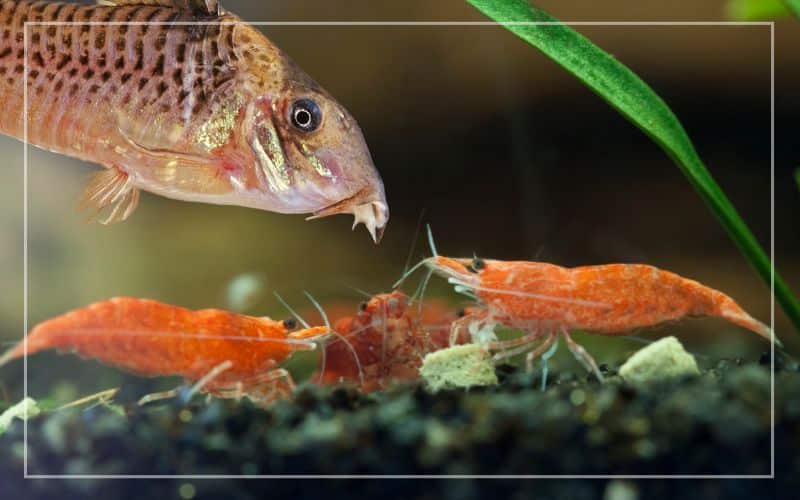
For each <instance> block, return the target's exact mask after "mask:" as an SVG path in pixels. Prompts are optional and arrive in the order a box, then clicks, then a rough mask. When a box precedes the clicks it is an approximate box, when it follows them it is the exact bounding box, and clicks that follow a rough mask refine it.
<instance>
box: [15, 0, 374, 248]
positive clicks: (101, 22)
mask: <svg viewBox="0 0 800 500" xmlns="http://www.w3.org/2000/svg"><path fill="white" fill-rule="evenodd" d="M26 23H28V25H27V28H26V27H25V26H26ZM0 28H2V31H1V32H0V105H1V106H0V133H3V134H7V135H10V136H13V137H16V138H19V139H24V140H27V141H28V142H29V143H30V144H33V145H35V146H38V147H41V148H44V149H48V150H50V151H55V152H58V153H61V154H65V155H69V156H73V157H76V158H80V159H82V160H86V161H89V162H94V163H99V164H100V165H102V166H104V167H106V168H107V170H106V171H104V172H101V173H99V174H97V175H96V176H95V178H94V179H93V181H92V182H91V183H90V185H89V187H88V188H87V191H86V193H85V196H84V200H83V203H82V205H83V206H84V207H85V208H94V209H96V210H98V211H102V215H103V217H104V219H103V222H115V221H119V220H124V219H125V218H127V217H128V216H129V215H130V213H131V212H132V211H133V209H134V208H135V206H136V203H137V202H138V190H140V189H143V190H146V191H149V192H152V193H156V194H159V195H162V196H166V197H169V198H174V199H179V200H185V201H196V202H204V203H214V204H227V205H239V206H246V207H252V208H256V209H262V210H268V211H274V212H281V213H311V214H313V217H322V216H326V215H331V214H335V213H352V214H353V215H354V216H355V218H356V223H359V222H363V223H364V224H365V225H366V226H367V229H368V230H369V231H370V233H371V234H372V235H373V238H374V239H376V240H377V239H378V238H379V237H380V235H381V232H382V230H383V228H384V227H385V225H386V222H387V220H388V216H389V213H388V206H387V204H386V198H385V194H384V190H383V184H382V181H381V179H380V176H379V174H378V173H377V171H376V170H375V167H374V166H373V163H372V159H371V157H370V154H369V150H368V149H367V146H366V143H365V141H364V138H363V135H362V133H361V130H360V128H359V127H358V124H357V123H356V121H355V119H354V118H353V117H352V116H351V115H350V113H348V111H347V110H346V109H345V108H344V107H343V106H341V105H340V104H339V103H338V102H336V100H335V99H334V98H333V97H332V96H330V95H329V94H328V93H327V92H326V91H325V90H323V89H322V88H321V87H320V86H319V85H318V84H317V83H316V82H315V81H314V80H312V79H311V78H310V77H309V76H308V75H307V74H306V73H304V72H303V71H302V70H301V69H300V68H299V67H298V66H297V65H296V64H295V63H294V62H293V61H292V60H291V59H290V58H289V57H288V56H287V55H286V54H285V53H283V52H282V51H281V50H280V49H279V48H278V47H277V46H275V45H274V44H273V43H272V42H271V41H270V40H269V39H267V38H266V37H265V36H264V35H263V34H262V33H261V32H259V31H258V30H256V29H254V28H253V27H252V26H250V25H248V24H246V23H244V22H243V21H242V20H241V19H239V18H238V17H237V16H235V15H233V14H231V13H228V12H225V11H223V10H222V9H221V8H219V6H218V5H217V4H216V2H211V1H200V0H115V1H113V2H104V5H91V4H72V3H60V2H45V1H36V2H32V1H9V0H3V1H0ZM26 29H27V33H26ZM26 60H27V64H26ZM26 98H27V109H26V107H25V106H26V102H25V101H26ZM26 115H27V127H25V116H26Z"/></svg>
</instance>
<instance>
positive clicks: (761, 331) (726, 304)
mask: <svg viewBox="0 0 800 500" xmlns="http://www.w3.org/2000/svg"><path fill="white" fill-rule="evenodd" d="M716 315H717V316H719V317H720V318H723V319H725V320H727V321H730V322H731V323H733V324H735V325H739V326H741V327H742V328H747V329H748V330H750V331H752V332H755V333H756V334H758V335H760V336H761V337H764V338H765V339H767V340H769V341H774V342H775V345H777V346H779V347H783V342H781V341H780V340H779V339H778V337H777V336H776V335H775V332H773V331H772V328H770V327H769V326H767V325H765V324H764V323H762V322H760V321H759V320H757V319H755V318H754V317H752V316H750V315H749V314H747V312H745V310H744V309H742V308H741V307H739V304H737V303H736V302H735V301H734V300H733V299H732V298H730V297H728V296H725V297H724V299H723V300H722V303H721V304H719V305H718V306H717V311H716Z"/></svg>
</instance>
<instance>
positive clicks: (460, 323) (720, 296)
mask: <svg viewBox="0 0 800 500" xmlns="http://www.w3.org/2000/svg"><path fill="white" fill-rule="evenodd" d="M429 241H430V245H431V250H432V252H433V254H434V255H433V256H432V257H429V258H427V259H425V260H423V261H422V262H420V263H419V264H418V265H417V266H416V267H420V266H425V267H427V268H428V269H429V273H431V272H432V273H434V274H437V275H439V276H442V277H444V278H446V279H447V280H448V282H449V283H450V284H452V285H454V287H455V290H456V291H457V292H461V293H464V294H466V295H469V296H471V297H472V298H473V299H475V300H476V301H477V302H478V306H477V307H472V308H470V309H469V312H468V314H466V315H465V316H464V317H462V318H460V319H459V320H457V321H455V322H454V323H453V326H452V330H451V335H452V338H455V337H456V336H457V335H459V333H460V332H461V331H463V330H467V331H468V332H469V334H470V335H471V336H472V339H473V342H476V343H481V344H484V345H485V346H487V347H488V349H489V350H491V351H492V352H495V354H494V357H495V359H496V360H502V359H507V358H509V357H511V356H515V355H517V354H522V353H525V352H527V353H528V354H527V357H526V365H527V367H528V369H529V370H530V368H531V366H532V362H533V360H534V359H535V358H537V357H539V356H544V357H545V359H546V357H547V356H549V355H551V354H552V353H553V352H554V350H555V348H556V346H557V342H558V338H559V337H563V338H564V340H565V341H566V344H567V346H568V347H569V349H570V351H571V352H572V353H573V355H575V357H576V358H577V359H578V360H579V361H580V362H581V363H582V364H583V365H584V366H585V367H586V368H587V369H588V370H589V371H591V372H593V373H594V374H595V375H596V376H597V378H598V379H601V380H602V376H601V374H600V370H599V369H598V367H597V364H596V363H595V361H594V359H593V358H592V357H591V356H590V355H589V353H587V352H586V350H584V349H583V348H582V347H581V346H580V345H578V344H577V343H576V342H575V341H574V340H573V339H572V338H571V337H570V331H572V330H582V331H586V332H588V333H595V334H600V335H611V336H616V335H628V334H629V333H630V332H631V330H635V329H639V328H644V327H651V326H655V325H658V324H660V323H664V322H667V321H674V320H678V319H681V318H684V317H687V316H715V317H719V318H723V319H725V320H727V321H729V322H731V323H733V324H736V325H739V326H741V327H743V328H746V329H748V330H751V331H753V332H755V333H756V334H758V335H760V336H762V337H764V338H765V339H767V340H773V339H774V340H775V341H776V343H778V341H777V339H776V338H775V337H774V334H773V332H772V330H771V329H770V328H769V327H768V326H766V325H765V324H763V323H761V322H760V321H758V320H756V319H754V318H753V317H752V316H750V315H749V314H748V313H747V312H745V311H744V310H743V309H742V308H741V307H740V306H739V305H738V304H737V303H736V302H735V301H734V300H733V299H732V298H730V297H729V296H727V295H726V294H724V293H722V292H720V291H718V290H714V289H712V288H709V287H707V286H705V285H703V284H701V283H698V282H697V281H693V280H691V279H687V278H683V277H681V276H679V275H677V274H675V273H671V272H669V271H664V270H661V269H658V268H656V267H653V266H650V265H645V264H606V265H596V266H583V267H575V268H566V267H561V266H557V265H553V264H547V263H542V262H529V261H501V260H491V259H481V258H478V257H474V258H450V257H442V256H440V255H437V253H436V249H435V246H434V245H433V239H432V238H431V237H430V233H429ZM412 271H413V269H412ZM408 274H410V273H407V275H408ZM496 326H503V327H506V328H508V329H512V330H518V331H521V332H522V335H521V336H519V337H517V338H513V339H510V340H498V339H497V337H496V336H495V334H494V329H495V327H496Z"/></svg>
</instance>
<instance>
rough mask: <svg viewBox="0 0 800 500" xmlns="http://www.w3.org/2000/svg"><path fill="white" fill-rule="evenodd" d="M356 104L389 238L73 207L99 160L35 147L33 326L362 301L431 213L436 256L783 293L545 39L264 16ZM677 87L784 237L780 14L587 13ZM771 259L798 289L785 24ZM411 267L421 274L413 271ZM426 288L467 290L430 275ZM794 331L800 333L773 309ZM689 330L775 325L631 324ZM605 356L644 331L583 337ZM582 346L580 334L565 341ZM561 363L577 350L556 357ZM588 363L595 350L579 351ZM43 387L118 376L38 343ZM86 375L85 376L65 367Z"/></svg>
mask: <svg viewBox="0 0 800 500" xmlns="http://www.w3.org/2000/svg"><path fill="white" fill-rule="evenodd" d="M224 4H225V6H226V7H227V8H229V9H230V10H231V11H233V12H236V13H238V14H239V15H241V16H242V17H243V18H244V19H246V20H249V21H398V20H401V21H482V20H485V18H483V17H482V16H481V15H480V14H479V13H478V12H477V11H475V10H473V9H472V8H471V7H470V6H469V5H467V4H466V3H465V2H463V1H460V0H439V1H436V2H431V1H425V0H406V1H403V2H394V1H382V2H375V1H374V0H351V1H348V2H330V1H328V0H307V1H304V2H296V1H292V0H271V1H269V2H252V1H243V0H239V1H235V0H228V1H226V2H224ZM537 4H538V5H540V6H541V7H543V8H545V9H547V10H549V11H550V12H551V13H552V14H553V15H554V16H556V17H557V18H559V19H562V20H565V21H569V20H572V21H697V20H706V21H721V20H725V19H726V17H725V2H723V1H720V0H714V1H711V0H709V1H706V2H695V1H690V0H681V1H674V2H657V1H654V0H647V1H645V0H641V1H638V2H631V1H619V0H617V1H612V0H607V1H605V2H601V3H600V2H594V1H588V0H586V1H571V2H564V1H556V0H540V1H539V2H537ZM262 29H263V31H264V32H265V33H266V34H267V35H268V36H269V37H270V38H272V39H273V40H274V41H275V42H276V43H277V44H278V45H279V46H280V47H282V48H283V49H284V50H285V51H286V52H287V53H289V54H290V55H291V56H292V57H293V58H294V59H295V60H296V61H297V62H298V63H299V64H300V66H301V67H303V68H304V69H305V70H306V71H307V72H308V73H309V74H310V75H312V76H313V77H314V78H315V79H316V80H317V81H318V82H320V83H321V84H322V85H323V86H324V87H325V88H327V89H328V90H329V91H330V92H331V93H332V94H333V95H334V96H336V98H337V99H338V100H339V101H340V102H342V103H343V104H344V105H345V106H346V107H348V109H349V110H350V111H351V112H352V114H353V115H354V116H355V117H356V118H357V119H358V120H359V123H360V125H361V127H362V129H363V130H364V134H365V136H366V138H367V142H368V144H369V145H370V149H371V152H372V155H373V158H374V160H375V164H376V165H377V167H378V169H379V171H380V172H381V174H382V176H383V180H384V183H385V186H386V193H387V197H388V200H389V204H390V207H391V217H392V218H391V221H390V223H389V226H388V228H387V231H386V234H385V237H384V239H383V242H382V243H381V245H380V246H377V247H376V246H375V245H373V244H372V242H371V241H370V239H369V237H368V235H367V234H366V232H365V231H364V230H363V229H361V228H359V230H357V231H356V232H351V231H350V225H351V224H352V219H351V218H350V217H344V216H337V217H333V218H327V219H322V220H317V221H310V222H305V221H304V220H303V217H302V216H288V215H280V214H273V213H267V212H259V211H255V210H251V209H245V208H236V207H222V206H211V205H201V204H189V203H183V202H178V201H172V200H168V199H165V198H160V197H156V196H153V195H150V194H147V193H144V194H143V197H142V200H141V203H140V206H139V208H138V210H137V211H136V213H135V214H134V215H133V216H132V217H131V219H130V220H128V221H127V222H125V223H123V224H120V225H115V226H111V227H105V226H101V225H98V224H86V223H85V216H84V215H83V214H79V213H76V212H75V211H74V207H75V205H76V201H77V199H78V197H79V196H80V194H81V192H82V190H83V188H84V186H85V183H86V177H87V175H88V174H89V173H90V172H92V171H94V170H95V169H96V168H97V167H95V166H93V165H88V164H84V163H82V162H79V161H76V160H72V159H69V158H65V157H62V156H58V155H55V154H51V153H47V152H44V151H40V150H36V149H30V162H29V183H30V185H29V191H28V192H29V199H30V204H29V208H30V225H29V228H30V239H29V258H30V261H29V263H30V276H29V299H30V302H29V306H30V310H29V324H30V325H34V324H36V323H37V322H40V321H42V320H44V319H47V318H49V317H52V316H54V315H58V314H61V313H63V312H66V311H68V310H70V309H74V308H77V307H81V306H84V305H86V304H89V303H91V302H94V301H98V300H103V299H107V298H110V297H113V296H119V295H128V296H136V297H149V298H153V299H158V300H161V301H165V302H169V303H174V304H178V305H182V306H186V307H190V308H205V307H221V308H236V309H239V310H242V311H243V312H247V313H250V314H255V315H270V316H273V317H277V318H281V317H284V316H286V315H287V313H286V311H285V310H284V309H283V308H282V307H281V306H280V305H279V304H278V303H277V301H276V300H275V298H274V297H273V292H279V293H280V294H281V295H282V296H284V297H285V298H286V299H287V301H288V302H289V303H291V304H292V305H293V306H295V307H297V308H298V309H305V310H307V309H308V308H307V306H306V305H304V304H307V302H306V301H305V299H304V298H303V296H302V292H303V291H304V290H307V291H309V292H310V293H312V294H313V295H314V296H315V297H317V298H318V299H319V300H320V301H321V302H322V303H323V304H326V303H327V304H331V303H334V302H336V303H342V302H344V303H346V304H351V307H352V309H351V311H352V312H355V307H356V304H357V303H358V302H359V301H361V300H363V298H362V297H361V296H360V295H359V292H357V291H356V290H355V289H356V288H357V289H360V290H365V291H367V292H369V293H377V292H381V291H388V290H389V289H390V287H391V284H392V283H393V282H394V281H395V280H396V279H397V278H398V277H399V276H400V274H401V273H402V271H403V269H404V267H405V266H406V264H407V262H408V258H409V255H412V257H411V258H412V259H413V260H414V261H416V260H417V259H419V258H421V257H422V256H424V255H425V253H426V251H427V248H426V244H425V243H424V238H423V237H422V236H421V234H420V236H419V237H417V238H415V237H414V235H415V230H416V229H418V227H419V222H420V221H423V222H424V223H430V224H431V226H432V228H433V232H434V235H435V237H436V242H437V245H438V249H439V251H440V253H442V254H446V255H454V256H469V255H472V254H473V252H475V253H477V254H478V255H480V256H484V257H487V258H488V257H491V258H498V259H530V260H533V259H535V260H540V261H547V262H552V263H556V264H560V265H565V266H577V265H588V264H601V263H609V262H640V263H648V264H652V265H655V266H658V267H661V268H664V269H668V270H671V271H674V272H677V273H679V274H681V275H684V276H686V277H690V278H694V279H697V280H699V281H701V282H703V283H705V284H707V285H709V286H712V287H714V288H718V289H720V290H723V291H725V292H726V293H728V294H729V295H731V296H732V297H734V298H735V299H736V300H737V301H738V302H739V303H740V304H741V305H742V306H743V307H744V308H745V309H746V310H748V311H749V312H750V313H751V314H753V315H754V316H755V317H757V318H759V319H761V320H762V321H765V322H768V321H769V319H770V294H769V290H768V288H767V287H766V286H765V285H764V284H763V283H762V282H761V281H760V279H759V278H758V276H757V275H756V274H755V272H754V271H753V270H752V269H751V268H750V267H749V265H748V264H747V262H746V261H745V260H744V258H743V257H742V256H741V255H740V254H739V252H738V250H737V249H736V248H735V246H734V245H733V243H732V242H731V241H730V240H729V238H728V236H727V235H726V234H725V232H724V231H723V229H722V228H721V227H720V226H719V224H718V223H717V221H716V220H715V218H714V216H713V215H712V214H711V213H710V212H709V210H708V209H707V208H706V207H705V205H704V204H703V202H702V201H701V199H700V198H699V196H698V195H697V194H696V193H695V192H694V190H693V189H692V188H691V187H690V185H689V183H688V181H687V180H686V179H685V178H684V177H683V175H682V174H681V172H680V170H679V169H678V168H677V167H676V166H675V165H674V164H673V163H672V162H671V161H670V160H669V158H668V157H667V156H666V155H665V154H664V153H663V152H662V151H661V150H660V149H659V148H658V147H657V146H656V145H655V144H654V143H653V142H652V141H651V140H650V139H648V138H647V137H646V136H645V135H644V134H642V133H641V132H640V131H639V130H638V129H636V128H635V127H634V126H633V125H631V124H630V123H628V122H627V121H626V120H625V119H623V118H622V117H621V116H620V115H619V114H617V112H615V111H614V110H612V109H611V108H610V107H609V106H608V105H606V104H605V103H604V102H603V101H602V100H601V99H600V98H598V97H597V96H595V95H594V94H592V93H591V92H590V91H589V90H587V89H586V88H585V87H583V86H582V85H581V84H580V83H578V82H577V81H576V80H575V79H574V78H573V77H572V76H570V75H569V74H567V73H566V72H565V71H563V70H562V69H560V68H559V67H557V66H556V65H555V64H554V63H552V62H551V61H550V60H549V59H547V58H546V57H544V56H543V55H541V54H540V53H539V52H537V51H536V50H535V49H533V48H532V47H530V46H528V45H527V44H525V43H524V42H522V41H521V40H519V39H517V38H516V37H514V36H513V35H512V34H510V33H508V32H506V31H505V30H503V29H501V28H498V27H493V26H481V27H476V26H472V27H457V26H456V27H453V26H449V27H441V26H439V27H431V26H427V27H426V26H416V27H414V26H395V27H391V26H380V27H376V26H360V27H352V26H351V27H346V26H328V27H323V26H306V27H303V26H291V27H277V26H269V27H262ZM577 29H578V30H579V31H580V32H581V33H583V34H585V35H586V36H588V37H589V38H590V39H591V40H593V41H594V42H595V43H597V44H598V45H599V46H600V47H602V48H604V49H605V50H607V51H609V52H611V53H612V54H614V55H615V56H616V57H617V58H619V59H620V60H621V61H622V62H624V63H625V64H627V65H628V66H629V67H630V68H631V69H633V70H634V71H635V72H636V73H637V74H638V75H639V76H640V77H642V78H643V79H644V80H645V81H646V82H648V83H649V84H650V85H651V86H652V87H653V88H654V89H655V91H656V92H657V93H658V94H659V95H661V96H662V97H663V98H664V100H665V101H666V102H667V103H668V104H669V105H670V106H671V107H672V109H673V110H674V111H675V113H676V114H677V116H678V117H679V118H680V120H681V121H682V123H683V124H684V126H685V127H686V129H687V131H688V133H689V135H690V137H691V138H692V139H693V141H694V143H695V146H696V147H697V150H698V152H699V153H700V156H701V157H702V158H703V160H704V161H705V162H706V165H707V166H708V167H709V169H710V170H711V172H712V174H713V175H714V177H715V178H716V179H717V181H718V182H719V184H720V185H721V186H722V187H723V189H724V190H725V191H726V193H727V194H728V195H729V197H730V198H731V200H732V202H733V203H734V205H735V206H736V207H737V208H738V210H739V212H740V214H741V215H742V216H743V218H744V220H745V221H746V222H747V223H748V224H749V225H750V227H751V228H752V229H753V231H754V232H755V234H756V236H757V237H758V239H759V240H760V241H761V242H762V244H763V245H764V246H765V247H766V248H769V243H770V236H771V234H770V31H769V28H768V27H765V26H713V27H711V26H593V27H587V26H581V27H578V28H577ZM775 44H776V50H775V118H776V127H777V128H776V145H775V146H776V147H775V162H776V163H775V168H776V177H775V233H774V237H775V255H776V257H775V261H776V265H777V268H778V269H779V271H780V272H781V273H782V274H783V276H784V278H785V279H786V280H787V281H788V283H789V284H790V285H792V286H793V287H794V288H795V290H797V289H798V283H800V279H798V278H800V258H799V257H798V252H797V250H798V248H800V235H798V232H797V226H796V223H795V222H794V220H793V215H795V214H797V213H798V208H800V193H799V192H798V186H797V185H796V184H795V183H794V180H793V178H792V172H793V170H794V169H795V168H797V167H798V166H800V158H798V142H797V138H798V129H797V125H798V124H797V119H796V118H797V116H798V111H800V96H799V95H798V93H797V88H798V84H800V71H798V68H800V52H798V51H797V50H796V49H797V47H798V46H800V29H798V27H797V25H796V23H795V22H793V21H791V20H786V21H781V22H778V23H777V25H776V28H775ZM0 155H2V157H3V158H5V167H4V168H3V169H0V189H2V193H1V195H0V221H1V222H0V224H1V225H0V228H2V235H1V236H0V262H2V266H3V269H4V271H3V279H2V280H0V340H2V341H3V342H5V344H4V345H5V346H9V345H11V343H13V342H16V341H18V340H19V339H20V338H21V334H22V331H23V314H22V289H23V288H22V248H23V233H22V203H23V194H22V193H23V184H22V179H23V164H22V157H23V145H22V144H21V143H20V142H17V141H15V140H12V139H10V138H7V137H0ZM414 284H415V283H413V282H410V283H409V284H408V285H407V287H408V288H407V291H409V292H413V287H414ZM428 295H429V296H432V297H436V296H438V297H442V298H445V299H447V300H450V301H452V303H453V304H454V306H455V305H456V304H458V303H459V301H460V299H459V297H458V296H456V295H455V294H454V293H453V292H452V291H451V290H449V289H448V288H447V287H446V286H444V284H442V283H441V282H438V281H436V280H434V282H433V283H432V285H431V287H430V289H429V292H428ZM775 320H776V323H775V324H776V331H777V333H778V336H779V337H781V338H782V339H783V341H784V342H785V343H786V345H787V347H788V349H789V350H790V351H792V352H798V349H800V342H798V341H797V340H796V339H797V335H796V332H795V331H793V330H792V329H791V327H790V324H789V322H788V320H787V319H786V318H785V316H784V315H783V314H782V313H781V312H780V310H779V309H776V318H775ZM636 333H637V335H639V334H640V335H641V336H643V337H648V338H657V337H660V336H665V335H672V334H674V335H676V336H678V337H679V338H680V339H681V340H682V341H683V342H684V343H685V344H686V345H687V347H688V348H689V350H690V351H692V352H693V353H695V354H697V355H698V356H700V357H701V359H702V357H704V356H708V357H719V356H728V357H739V356H741V357H748V358H757V357H758V356H759V355H760V354H761V353H762V352H764V351H766V350H767V349H768V346H767V344H766V343H765V342H763V341H762V339H759V338H757V337H756V336H755V335H753V334H751V333H749V332H747V331H745V330H743V329H741V328H737V327H734V326H731V325H728V324H727V323H724V322H722V321H718V320H713V319H691V320H686V321H682V322H680V323H676V324H669V325H665V326H662V327H659V328H656V329H650V330H647V331H643V332H636ZM580 341H581V342H583V343H584V344H585V345H586V346H587V348H588V349H589V350H590V352H592V353H593V354H594V355H595V358H596V359H598V362H618V361H620V360H621V359H622V356H624V355H625V354H626V353H628V352H630V351H632V350H634V349H636V348H638V347H640V346H639V345H638V344H635V343H632V342H630V341H627V340H624V339H610V338H604V337H596V336H594V337H590V336H581V338H580ZM562 356H564V353H562ZM562 361H563V362H570V363H573V362H572V361H570V360H569V359H568V358H562ZM572 368H576V369H577V368H578V367H577V365H576V366H574V367H572ZM29 369H30V372H29V373H30V383H31V389H30V393H31V395H32V396H34V397H40V396H42V395H43V394H47V393H49V392H50V391H51V389H52V387H53V384H54V382H55V381H57V380H62V379H65V378H67V379H69V380H70V381H72V382H74V383H75V384H77V389H76V390H77V392H78V393H80V394H88V393H91V392H93V391H98V390H101V389H105V388H108V387H111V386H112V384H116V383H118V382H119V380H120V378H121V377H122V376H121V375H120V374H119V373H118V372H116V371H115V370H112V369H109V368H105V367H100V366H99V365H97V364H95V363H88V362H82V361H80V360H78V359H77V358H73V357H71V356H58V355H56V354H50V353H45V354H41V355H37V356H36V357H34V358H31V359H30V362H29ZM21 372H22V367H21V363H16V364H13V365H10V366H7V367H4V368H3V369H2V371H0V378H2V380H3V384H2V386H0V388H1V389H2V394H0V397H2V398H3V399H12V400H14V399H17V398H18V397H19V395H20V394H21V392H22V389H21V382H20V381H21V377H22V374H21ZM67 374H68V375H67Z"/></svg>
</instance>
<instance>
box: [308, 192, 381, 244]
mask: <svg viewBox="0 0 800 500" xmlns="http://www.w3.org/2000/svg"><path fill="white" fill-rule="evenodd" d="M369 198H374V191H373V190H372V189H371V188H369V187H366V188H364V189H362V190H361V191H359V192H357V193H356V194H354V195H353V196H351V197H349V198H345V199H344V200H341V201H337V202H336V203H334V204H333V205H330V206H327V207H325V208H322V209H320V210H317V211H316V212H314V214H313V215H311V216H310V217H307V218H306V220H313V219H320V218H322V217H328V216H329V215H336V214H353V217H354V218H355V220H354V221H353V229H355V228H356V226H358V225H359V224H364V227H366V228H367V231H368V232H369V234H370V236H372V241H374V242H375V244H376V245H377V244H378V243H380V241H381V238H383V232H384V230H385V229H386V224H387V223H388V222H389V206H388V205H387V204H386V199H385V198H383V197H381V199H380V200H375V199H372V200H369Z"/></svg>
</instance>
